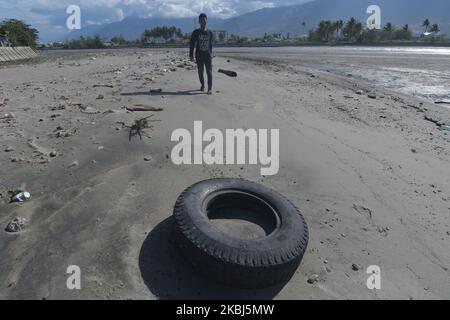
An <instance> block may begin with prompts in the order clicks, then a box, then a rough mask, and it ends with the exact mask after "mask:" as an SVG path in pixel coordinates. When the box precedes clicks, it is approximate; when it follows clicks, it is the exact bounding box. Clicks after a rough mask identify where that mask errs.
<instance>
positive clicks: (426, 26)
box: [422, 19, 430, 33]
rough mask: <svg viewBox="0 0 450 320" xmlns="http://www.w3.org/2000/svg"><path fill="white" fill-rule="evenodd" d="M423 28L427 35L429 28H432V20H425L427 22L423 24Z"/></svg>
mask: <svg viewBox="0 0 450 320" xmlns="http://www.w3.org/2000/svg"><path fill="white" fill-rule="evenodd" d="M422 26H423V27H425V32H424V33H426V32H427V31H428V27H429V26H430V20H429V19H425V21H424V22H423V24H422Z"/></svg>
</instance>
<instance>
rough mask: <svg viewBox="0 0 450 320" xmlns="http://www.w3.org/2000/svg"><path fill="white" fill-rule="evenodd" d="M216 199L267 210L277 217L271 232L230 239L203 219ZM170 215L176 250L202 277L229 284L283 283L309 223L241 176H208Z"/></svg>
mask: <svg viewBox="0 0 450 320" xmlns="http://www.w3.org/2000/svg"><path fill="white" fill-rule="evenodd" d="M242 197H244V198H245V201H242V200H243V199H242ZM220 199H222V200H220ZM221 201H222V202H221ZM216 203H218V204H217V207H219V206H222V207H224V206H226V205H227V203H229V205H230V206H233V205H234V206H240V207H242V206H247V207H249V206H253V207H254V208H256V207H255V206H256V205H260V206H261V207H259V209H262V208H263V206H264V210H266V209H265V208H270V209H272V211H271V213H272V214H273V215H274V216H276V225H275V227H274V231H273V232H272V233H270V234H269V235H267V236H265V237H262V238H259V239H251V240H242V239H238V238H235V237H231V236H229V235H227V234H226V233H225V232H222V231H221V230H220V229H219V228H217V227H215V226H214V225H213V224H212V223H211V222H210V220H209V218H208V208H209V206H210V205H211V206H213V204H214V205H216ZM261 212H262V210H261ZM258 213H259V211H258ZM174 217H175V219H174V220H175V234H176V241H177V244H178V247H179V249H180V252H181V254H182V255H183V256H184V257H185V258H186V259H187V260H188V261H189V262H190V264H191V265H192V266H193V267H194V268H195V269H196V270H197V271H198V272H199V273H201V274H202V275H205V276H207V277H208V278H210V279H212V280H214V281H217V282H220V283H223V284H226V285H229V286H232V287H238V288H245V289H261V288H267V287H271V286H274V285H277V284H280V283H286V282H287V281H289V280H290V279H291V277H292V276H293V274H294V273H295V271H296V270H297V268H298V266H299V265H300V263H301V260H302V258H303V255H304V253H305V250H306V247H307V245H308V227H307V225H306V222H305V219H304V218H303V216H302V215H301V213H300V212H299V210H298V209H297V208H296V207H295V206H294V205H293V204H292V203H291V202H290V201H289V200H287V199H286V198H285V197H283V196H282V195H280V194H279V193H277V192H275V191H273V190H271V189H268V188H266V187H264V186H261V185H259V184H256V183H253V182H249V181H245V180H240V179H212V180H207V181H202V182H199V183H197V184H195V185H193V186H191V187H189V188H188V189H186V190H185V191H184V192H183V193H182V194H181V195H180V197H179V198H178V200H177V202H176V205H175V209H174Z"/></svg>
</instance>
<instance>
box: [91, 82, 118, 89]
mask: <svg viewBox="0 0 450 320" xmlns="http://www.w3.org/2000/svg"><path fill="white" fill-rule="evenodd" d="M101 87H104V88H114V86H113V85H112V84H106V83H98V84H94V88H101Z"/></svg>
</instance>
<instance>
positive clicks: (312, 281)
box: [307, 274, 319, 284]
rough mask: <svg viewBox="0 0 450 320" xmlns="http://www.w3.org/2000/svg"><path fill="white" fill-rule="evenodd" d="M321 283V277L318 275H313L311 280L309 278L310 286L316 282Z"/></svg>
mask: <svg viewBox="0 0 450 320" xmlns="http://www.w3.org/2000/svg"><path fill="white" fill-rule="evenodd" d="M318 281H319V275H318V274H313V275H311V276H310V277H309V278H308V281H307V282H308V283H309V284H314V283H316V282H318Z"/></svg>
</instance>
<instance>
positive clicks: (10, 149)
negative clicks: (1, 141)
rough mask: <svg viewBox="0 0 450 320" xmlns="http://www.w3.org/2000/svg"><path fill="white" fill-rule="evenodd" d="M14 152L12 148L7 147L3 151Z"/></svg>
mask: <svg viewBox="0 0 450 320" xmlns="http://www.w3.org/2000/svg"><path fill="white" fill-rule="evenodd" d="M13 151H14V148H13V147H7V148H6V149H5V152H13Z"/></svg>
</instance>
